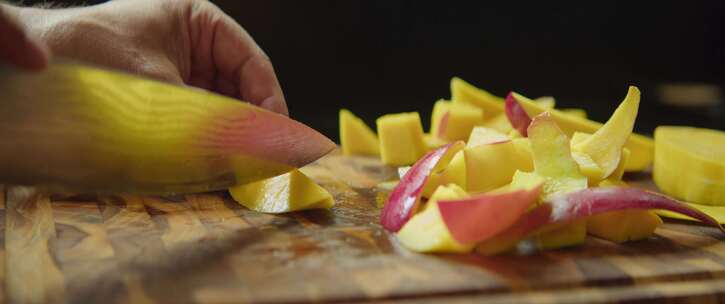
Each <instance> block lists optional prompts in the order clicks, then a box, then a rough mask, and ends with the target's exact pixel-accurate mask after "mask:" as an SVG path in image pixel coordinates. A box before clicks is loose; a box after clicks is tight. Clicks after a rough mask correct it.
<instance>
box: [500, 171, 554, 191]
mask: <svg viewBox="0 0 725 304" xmlns="http://www.w3.org/2000/svg"><path fill="white" fill-rule="evenodd" d="M544 183H546V178H543V177H541V175H538V174H536V173H534V172H524V171H520V170H517V171H516V173H514V177H513V178H512V179H511V183H510V184H509V185H508V187H507V188H506V190H509V191H510V190H518V189H531V188H533V187H536V186H538V185H541V184H544Z"/></svg>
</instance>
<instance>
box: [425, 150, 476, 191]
mask: <svg viewBox="0 0 725 304" xmlns="http://www.w3.org/2000/svg"><path fill="white" fill-rule="evenodd" d="M448 184H454V185H456V186H458V187H460V188H461V189H465V187H466V162H465V160H464V155H463V151H462V150H461V151H458V152H456V154H454V155H453V158H452V159H451V161H450V162H449V163H448V165H446V167H445V168H444V169H443V170H442V171H440V172H434V173H433V174H431V175H430V177H428V181H427V182H426V184H425V186H424V187H423V194H422V196H423V197H431V195H433V192H434V191H435V190H436V189H437V188H438V186H440V185H448Z"/></svg>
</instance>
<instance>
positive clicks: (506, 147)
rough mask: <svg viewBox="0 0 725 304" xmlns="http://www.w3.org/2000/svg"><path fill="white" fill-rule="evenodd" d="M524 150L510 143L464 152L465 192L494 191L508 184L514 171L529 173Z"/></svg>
mask: <svg viewBox="0 0 725 304" xmlns="http://www.w3.org/2000/svg"><path fill="white" fill-rule="evenodd" d="M523 149H525V148H523V147H521V144H520V145H518V146H517V145H516V144H514V141H511V140H508V141H504V142H498V143H492V144H486V145H479V146H475V147H470V148H466V149H464V150H463V154H464V159H465V163H466V165H465V170H466V190H468V191H469V192H473V193H475V192H485V191H489V190H493V189H496V188H498V187H501V186H504V185H506V184H508V183H510V182H511V179H512V177H513V175H514V173H515V172H516V171H517V170H523V171H527V170H531V168H532V164H531V158H530V156H529V157H527V156H526V153H525V152H522V150H523Z"/></svg>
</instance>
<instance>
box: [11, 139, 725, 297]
mask: <svg viewBox="0 0 725 304" xmlns="http://www.w3.org/2000/svg"><path fill="white" fill-rule="evenodd" d="M303 171H304V172H305V173H306V174H309V175H310V176H311V177H312V178H313V179H314V180H315V181H317V182H318V183H320V184H321V185H322V186H323V187H325V188H326V189H327V190H329V191H330V192H331V193H332V194H333V195H334V197H335V200H336V205H335V207H334V208H332V210H314V211H304V212H297V213H292V214H286V215H267V214H261V213H256V212H253V211H250V210H248V209H246V208H244V207H242V206H241V205H239V204H238V203H236V202H234V201H233V200H232V199H231V198H230V196H229V195H228V194H227V193H226V192H212V193H202V194H194V195H183V196H173V197H151V196H133V195H110V196H96V195H51V196H47V195H42V194H41V193H39V192H34V191H32V189H28V188H9V189H5V190H6V191H5V194H6V195H5V196H6V197H7V198H8V199H7V200H0V207H2V208H0V215H1V217H2V221H3V223H4V224H3V227H4V238H3V239H2V240H0V244H2V246H1V247H2V248H0V254H1V255H3V256H4V258H3V259H2V260H3V261H4V263H2V264H0V265H3V266H2V267H0V270H2V271H1V272H0V280H3V281H4V285H3V288H2V289H0V292H2V294H3V296H4V299H5V300H6V301H7V302H17V303H21V302H28V303H33V302H35V303H41V302H43V303H45V302H68V303H87V302H92V303H98V302H103V303H220V302H221V303H230V302H231V303H238V302H263V303H289V302H310V301H315V302H366V301H386V302H431V303H442V302H446V303H458V302H483V301H485V302H487V303H488V302H490V303H578V302H591V303H608V302H629V301H656V302H683V301H684V302H695V303H708V302H721V301H725V298H724V297H725V296H724V294H725V287H723V286H725V281H724V280H725V242H723V240H725V237H723V235H721V234H720V233H719V232H718V231H717V230H715V229H712V228H709V227H704V226H699V225H694V224H692V223H688V222H680V221H668V222H667V223H666V224H665V225H663V226H662V227H661V228H659V229H658V230H657V232H656V235H655V236H653V237H651V238H648V239H645V240H642V241H638V242H631V243H627V244H614V243H611V242H608V241H604V240H601V239H597V238H593V237H590V238H589V239H588V240H587V242H586V243H585V244H584V245H583V246H580V247H576V248H566V249H559V250H550V251H545V252H539V253H535V254H531V255H515V254H508V255H501V256H494V257H484V256H478V255H475V254H466V255H423V254H417V253H412V252H409V251H407V250H405V249H404V248H402V247H400V245H399V244H398V243H397V242H396V241H395V238H394V237H392V236H391V235H389V234H388V233H386V232H385V231H384V230H383V229H382V228H381V227H380V225H379V224H378V221H379V212H380V210H379V209H378V207H377V205H378V204H377V202H376V198H377V197H379V196H383V195H384V194H385V190H383V189H378V188H377V187H376V185H377V184H378V183H380V182H382V181H387V180H390V179H391V178H393V177H395V174H396V172H395V170H394V169H393V168H389V167H385V166H383V165H381V164H380V163H379V162H378V161H376V160H375V159H371V158H355V157H343V156H341V155H340V154H339V153H335V154H332V155H329V156H327V157H325V158H323V159H321V160H320V161H318V162H316V163H314V164H312V165H310V166H308V167H305V168H304V169H303ZM628 178H629V179H630V181H631V182H632V183H633V184H638V185H643V186H645V187H651V184H649V177H648V176H642V175H636V176H629V177H628Z"/></svg>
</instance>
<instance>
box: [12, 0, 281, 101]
mask: <svg viewBox="0 0 725 304" xmlns="http://www.w3.org/2000/svg"><path fill="white" fill-rule="evenodd" d="M12 9H15V10H17V16H18V20H20V21H21V23H23V24H24V25H26V28H27V30H28V32H29V35H30V36H31V37H35V38H37V39H38V40H40V41H43V42H45V43H46V44H47V45H48V47H49V49H50V51H51V52H52V54H53V55H57V56H62V57H65V58H73V59H78V60H81V61H84V62H88V63H92V64H97V65H101V66H107V67H111V68H116V69H120V70H124V71H128V72H131V73H137V74H142V75H146V76H149V77H152V78H156V79H160V80H164V81H168V82H171V83H177V84H187V85H191V86H196V87H200V88H204V89H207V90H210V91H214V92H217V93H220V94H224V95H227V96H230V97H233V98H238V99H242V100H245V101H248V102H250V103H252V104H255V105H259V106H261V107H264V108H266V109H268V110H272V111H275V112H278V113H282V114H285V115H287V105H286V103H285V99H284V95H283V93H282V89H281V88H280V85H279V82H278V81H277V77H276V75H275V72H274V68H273V67H272V63H271V61H270V60H269V58H268V57H267V55H266V54H265V53H264V52H263V51H262V49H261V48H260V47H259V46H258V45H257V44H256V43H255V42H254V40H253V39H252V37H251V36H250V35H249V34H248V33H247V32H246V31H245V30H244V29H243V28H242V27H241V26H240V25H239V24H237V23H236V22H235V21H234V20H233V19H232V18H231V17H229V16H227V15H226V14H224V12H222V11H221V10H220V9H219V8H218V7H216V6H215V5H214V4H212V3H210V2H208V1H204V0H157V1H148V0H117V1H111V2H108V3H105V4H101V5H96V6H91V7H82V8H68V9H38V8H14V7H13V8H12Z"/></svg>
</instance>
